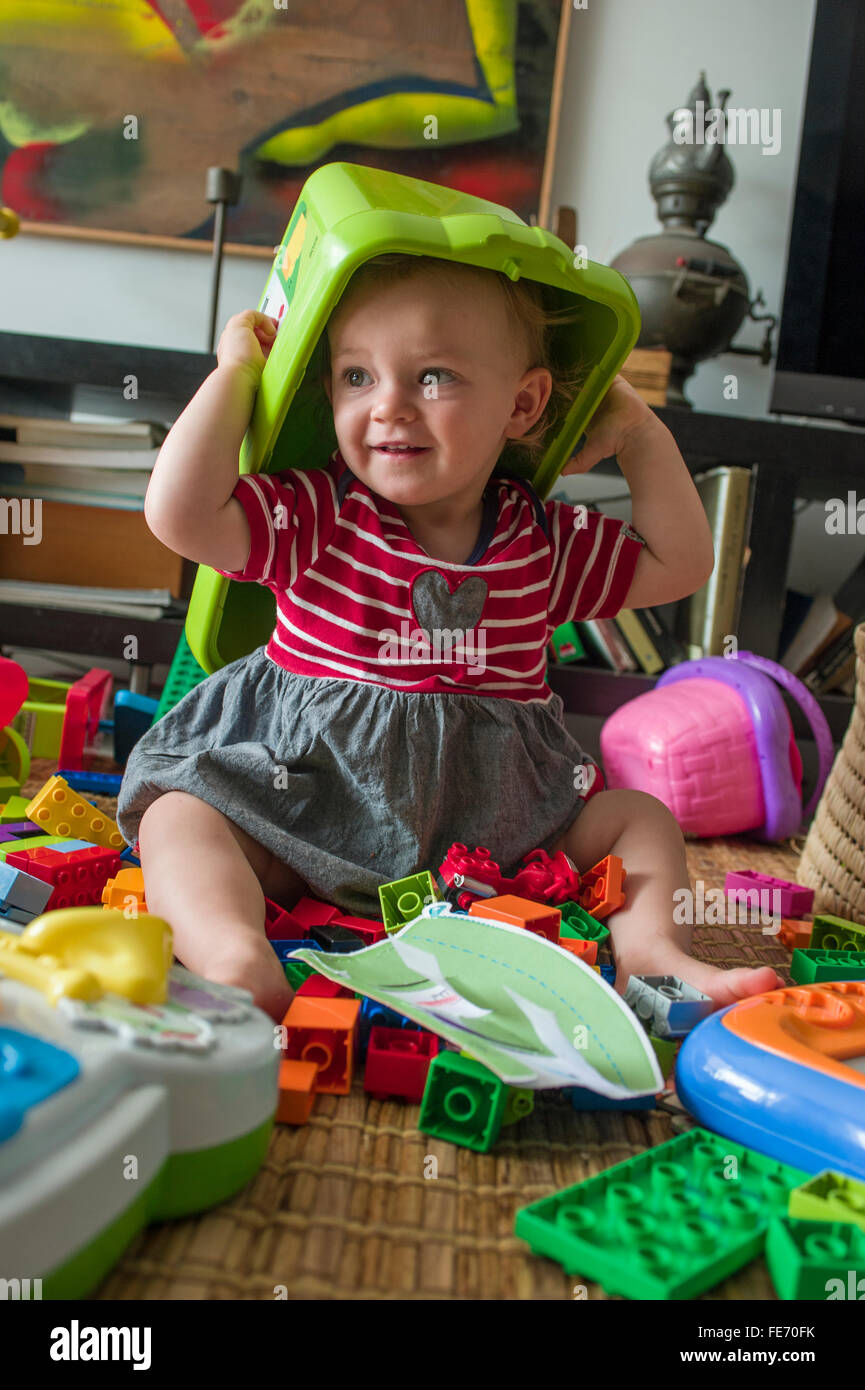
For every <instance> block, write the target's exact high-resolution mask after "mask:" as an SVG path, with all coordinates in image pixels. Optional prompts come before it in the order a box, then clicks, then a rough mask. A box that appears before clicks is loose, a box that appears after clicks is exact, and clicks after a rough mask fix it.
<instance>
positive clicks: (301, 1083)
mask: <svg viewBox="0 0 865 1390" xmlns="http://www.w3.org/2000/svg"><path fill="white" fill-rule="evenodd" d="M317 1075H318V1067H317V1066H316V1065H315V1062H295V1061H290V1060H289V1059H288V1058H287V1057H283V1059H282V1061H281V1062H280V1064H279V1101H278V1103H277V1107H276V1123H277V1124H278V1125H305V1124H306V1122H307V1120H308V1119H309V1117H310V1115H311V1114H312V1107H313V1105H314V1104H315V1078H316V1076H317Z"/></svg>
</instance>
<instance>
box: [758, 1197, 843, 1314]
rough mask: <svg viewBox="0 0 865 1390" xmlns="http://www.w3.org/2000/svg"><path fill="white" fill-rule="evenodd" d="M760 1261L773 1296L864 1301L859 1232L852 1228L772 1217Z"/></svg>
mask: <svg viewBox="0 0 865 1390" xmlns="http://www.w3.org/2000/svg"><path fill="white" fill-rule="evenodd" d="M766 1263H767V1265H768V1266H769V1273H770V1274H771V1276H772V1283H773V1284H774V1285H775V1291H776V1293H777V1295H778V1297H779V1298H783V1299H797V1300H798V1299H818V1300H819V1301H820V1302H826V1301H827V1300H830V1299H855V1300H858V1299H860V1298H862V1297H865V1277H863V1276H865V1231H860V1229H859V1227H858V1226H851V1225H846V1224H845V1223H844V1222H841V1221H796V1220H794V1219H793V1218H792V1217H789V1216H780V1217H776V1218H775V1220H774V1221H772V1222H771V1223H770V1225H769V1230H768V1233H767V1236H766Z"/></svg>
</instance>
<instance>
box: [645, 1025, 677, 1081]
mask: <svg viewBox="0 0 865 1390" xmlns="http://www.w3.org/2000/svg"><path fill="white" fill-rule="evenodd" d="M649 1042H650V1043H651V1044H652V1047H653V1048H654V1050H655V1056H656V1057H657V1059H658V1066H659V1067H660V1068H661V1075H662V1076H663V1077H664V1078H666V1077H668V1076H669V1075H670V1072H671V1071H672V1069H673V1062H674V1061H675V1059H676V1052H677V1050H678V1046H679V1039H678V1038H656V1037H655V1034H654V1033H650V1034H649Z"/></svg>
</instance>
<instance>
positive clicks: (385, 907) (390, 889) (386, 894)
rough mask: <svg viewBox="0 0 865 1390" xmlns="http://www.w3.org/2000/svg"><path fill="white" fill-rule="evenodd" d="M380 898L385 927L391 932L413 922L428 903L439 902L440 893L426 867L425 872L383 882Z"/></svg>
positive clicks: (379, 892)
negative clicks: (390, 881) (391, 881)
mask: <svg viewBox="0 0 865 1390" xmlns="http://www.w3.org/2000/svg"><path fill="white" fill-rule="evenodd" d="M378 900H379V902H380V903H381V918H382V921H383V922H384V929H385V931H386V932H388V933H390V932H394V931H399V929H400V927H404V926H405V924H406V922H413V921H414V919H415V917H419V916H420V914H421V912H422V910H423V908H424V905H425V904H426V903H437V902H439V901H440V894H439V892H438V890H437V888H436V886H435V882H434V880H433V876H432V874H431V873H430V871H429V869H424V871H423V873H420V874H412V875H411V876H410V877H409V878H397V879H394V881H393V883H383V884H382V885H381V887H380V888H379V890H378Z"/></svg>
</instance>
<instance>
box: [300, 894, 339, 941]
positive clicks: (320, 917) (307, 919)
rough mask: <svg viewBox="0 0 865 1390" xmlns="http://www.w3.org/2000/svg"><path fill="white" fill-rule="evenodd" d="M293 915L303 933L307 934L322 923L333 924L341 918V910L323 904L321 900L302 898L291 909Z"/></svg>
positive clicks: (328, 904)
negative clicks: (311, 928) (337, 918)
mask: <svg viewBox="0 0 865 1390" xmlns="http://www.w3.org/2000/svg"><path fill="white" fill-rule="evenodd" d="M291 915H292V917H293V918H294V919H295V921H297V922H299V923H300V925H301V927H302V928H303V933H304V934H306V933H308V932H309V929H310V927H317V926H320V925H321V923H322V922H332V921H333V919H334V917H338V916H339V908H336V907H333V906H332V905H331V904H330V903H323V902H322V901H321V900H320V899H319V898H300V899H298V901H297V902H296V903H295V904H294V907H293V908H292V909H291Z"/></svg>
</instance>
